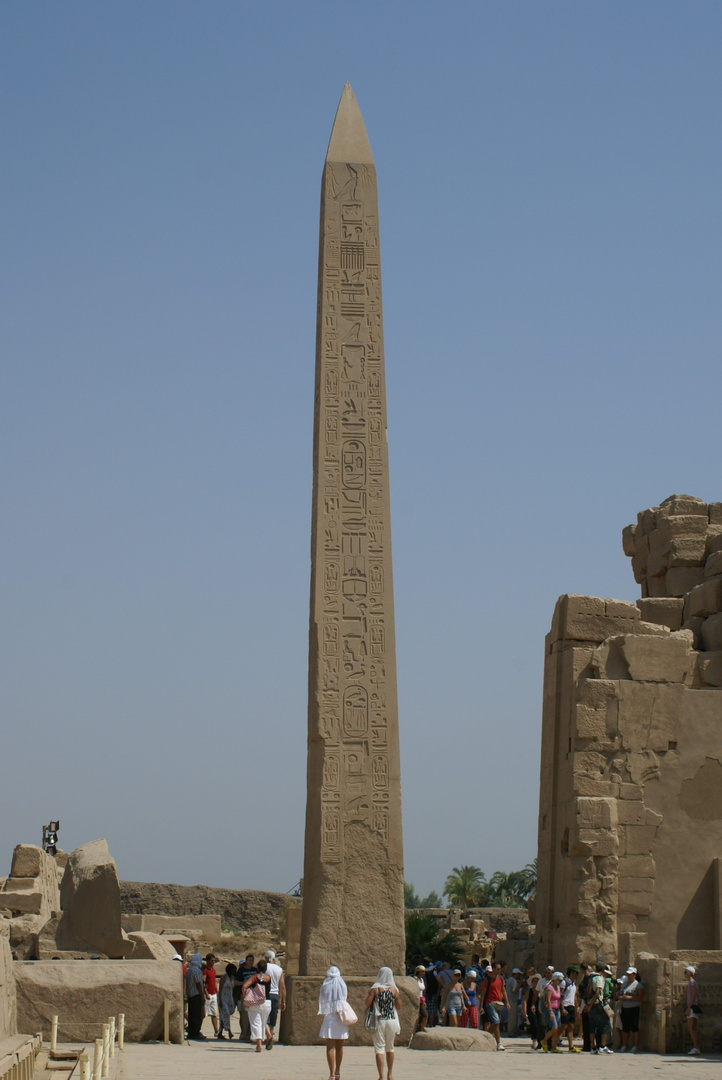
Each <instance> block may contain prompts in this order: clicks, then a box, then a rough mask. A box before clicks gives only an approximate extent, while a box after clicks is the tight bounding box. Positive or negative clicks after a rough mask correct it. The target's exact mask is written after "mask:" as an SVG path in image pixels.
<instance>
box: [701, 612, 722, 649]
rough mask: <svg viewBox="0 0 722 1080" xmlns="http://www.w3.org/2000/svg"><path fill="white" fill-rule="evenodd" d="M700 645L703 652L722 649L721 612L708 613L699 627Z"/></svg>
mask: <svg viewBox="0 0 722 1080" xmlns="http://www.w3.org/2000/svg"><path fill="white" fill-rule="evenodd" d="M700 636H701V638H702V647H703V649H704V651H705V652H719V651H720V650H722V612H718V613H717V614H716V615H710V616H709V618H707V619H705V620H704V622H703V623H702V626H701V627H700Z"/></svg>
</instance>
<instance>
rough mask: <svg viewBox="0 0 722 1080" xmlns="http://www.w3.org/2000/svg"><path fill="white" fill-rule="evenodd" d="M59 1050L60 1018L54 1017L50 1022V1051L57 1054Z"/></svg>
mask: <svg viewBox="0 0 722 1080" xmlns="http://www.w3.org/2000/svg"><path fill="white" fill-rule="evenodd" d="M57 1048H58V1018H57V1016H54V1017H53V1018H52V1020H51V1021H50V1050H51V1053H55V1051H56V1050H57Z"/></svg>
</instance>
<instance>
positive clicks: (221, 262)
mask: <svg viewBox="0 0 722 1080" xmlns="http://www.w3.org/2000/svg"><path fill="white" fill-rule="evenodd" d="M721 32H722V5H720V4H719V3H705V2H696V3H681V2H679V3H668V2H665V0H653V2H636V3H635V2H630V0H624V2H615V0H604V2H598V3H589V2H584V0H575V2H554V0H547V2H544V3H531V2H527V3H520V2H511V3H509V2H493V3H489V2H483V0H477V2H469V3H466V2H448V0H447V2H445V3H443V4H442V3H440V2H439V3H431V2H423V0H416V2H394V0H385V2H383V3H379V2H373V0H370V2H369V0H367V2H366V3H364V4H361V5H354V6H353V7H351V6H349V5H345V4H339V3H326V2H314V0H306V2H304V3H280V2H272V0H271V2H266V3H265V4H250V3H243V2H240V0H238V2H233V3H229V2H224V0H214V2H210V3H201V2H200V0H198V2H195V3H188V2H184V0H173V2H162V0H154V2H152V3H147V2H142V3H139V2H133V0H124V2H123V3H114V4H101V3H91V2H70V3H64V4H58V3H51V2H47V0H46V2H42V0H41V2H35V3H32V4H27V3H5V4H3V5H2V6H0V72H1V74H0V78H1V79H2V83H3V84H4V85H3V97H4V102H5V106H4V109H3V114H2V121H1V122H2V129H1V130H2V144H3V158H4V165H3V178H2V179H3V182H2V189H3V198H2V246H3V259H2V268H1V271H0V272H1V274H2V312H1V317H2V329H1V335H2V336H1V340H2V354H3V360H2V394H1V405H0V407H1V408H2V415H1V416H0V439H1V440H2V447H1V453H2V462H3V470H2V472H3V478H2V507H3V514H2V533H1V537H2V540H1V557H0V581H1V590H2V591H1V596H2V605H1V607H2V616H1V622H2V640H1V641H0V657H1V659H2V671H1V672H0V709H1V715H2V729H3V735H2V744H1V745H2V784H1V785H0V873H3V872H4V873H7V872H8V870H9V861H10V855H11V852H12V848H13V845H14V844H15V843H17V842H19V841H30V842H38V841H39V838H40V828H41V826H42V825H43V824H44V823H45V822H47V821H48V820H49V818H51V817H56V816H57V817H59V818H60V819H61V822H62V828H61V842H62V845H63V846H64V847H66V848H68V849H69V848H72V847H74V846H76V845H77V844H79V843H82V842H84V841H86V840H90V839H94V838H96V837H97V836H101V835H102V836H105V837H107V839H108V842H109V844H110V848H111V851H112V853H113V854H114V856H115V857H116V859H117V861H118V865H119V869H120V873H121V876H122V877H125V878H139V879H145V880H160V881H175V882H180V883H186V884H192V883H195V882H203V883H207V884H211V885H225V886H230V887H250V888H270V889H286V888H289V887H290V886H292V885H293V884H294V882H296V881H297V880H298V878H299V877H300V875H301V873H302V852H303V818H304V800H305V753H306V746H305V731H306V661H307V620H308V588H309V535H310V507H311V436H312V411H313V365H314V335H315V325H314V324H315V303H316V298H315V288H316V260H317V236H318V201H319V190H320V176H321V169H322V165H323V159H324V155H325V150H326V144H327V141H328V137H329V134H330V130H331V124H332V122H333V117H334V113H335V109H336V105H337V102H338V98H339V96H340V93H341V90H342V88H343V84H344V82H345V81H346V80H349V81H350V82H351V83H352V85H353V88H354V91H355V93H356V95H357V97H358V100H359V102H360V105H361V108H362V110H363V113H364V117H365V120H366V126H367V129H368V132H369V136H370V139H371V144H372V146H373V149H374V153H375V157H376V164H377V169H378V176H379V195H380V213H381V243H382V263H383V275H384V307H385V325H386V358H387V379H388V397H389V438H390V454H391V470H392V472H391V482H392V515H393V540H394V563H395V577H396V607H397V652H398V665H399V693H400V701H399V704H400V715H401V741H402V777H403V797H404V835H405V850H406V876H407V878H408V879H410V880H411V881H413V882H414V883H415V885H416V886H417V889H419V890H420V891H422V892H425V891H428V890H429V889H431V888H436V889H440V888H441V886H442V884H443V880H444V877H445V875H446V873H447V872H448V871H449V870H450V868H451V867H452V866H453V865H458V864H459V863H476V864H478V865H480V866H482V867H483V868H484V869H485V870H486V871H487V873H491V872H492V871H493V870H495V869H506V870H510V869H514V868H516V867H519V866H521V865H523V864H524V863H526V862H527V861H528V860H530V859H531V858H533V856H534V855H535V848H536V817H537V800H538V784H539V767H538V751H539V742H540V717H541V674H542V660H543V641H544V634H545V633H546V631H547V630H548V627H549V623H550V619H551V615H552V611H553V607H554V603H555V601H556V599H557V597H558V596H559V594H560V593H563V592H583V593H592V594H596V595H601V596H614V597H620V598H626V599H635V598H636V597H637V595H638V591H637V587H636V586H635V584H634V581H633V578H632V574H631V569H630V567H629V564H628V560H627V559H625V558H624V556H623V554H622V550H621V543H620V531H621V529H622V527H623V526H624V525H625V524H627V523H628V522H629V521H631V520H633V519H634V517H635V515H636V513H637V511H638V510H641V509H643V508H644V507H647V506H650V505H654V504H656V503H658V502H659V501H661V500H662V499H663V498H665V497H666V496H667V495H669V494H671V493H673V492H687V493H689V494H694V495H699V496H701V497H703V498H705V499H707V500H711V499H719V498H721V497H722V477H721V476H720V467H719V464H720V449H719V427H720V341H721V338H722V309H721V307H720V301H719V289H720V270H721V269H722V267H721V265H720V264H721V262H722V244H721V243H720V214H721V212H720V190H722V140H721V139H720V115H721V113H722V109H721V106H722V95H721V93H720V89H721V81H722V62H721V56H720V52H721V48H720V46H721V40H722V39H721Z"/></svg>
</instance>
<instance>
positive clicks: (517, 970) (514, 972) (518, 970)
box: [511, 968, 524, 975]
mask: <svg viewBox="0 0 722 1080" xmlns="http://www.w3.org/2000/svg"><path fill="white" fill-rule="evenodd" d="M511 973H512V975H523V974H524V972H523V971H522V970H521V968H512V969H511Z"/></svg>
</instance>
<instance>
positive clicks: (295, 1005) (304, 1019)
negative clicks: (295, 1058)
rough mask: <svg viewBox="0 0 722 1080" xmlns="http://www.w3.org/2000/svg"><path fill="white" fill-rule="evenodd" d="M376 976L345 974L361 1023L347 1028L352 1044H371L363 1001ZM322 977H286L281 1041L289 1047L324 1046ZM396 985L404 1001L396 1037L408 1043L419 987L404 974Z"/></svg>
mask: <svg viewBox="0 0 722 1080" xmlns="http://www.w3.org/2000/svg"><path fill="white" fill-rule="evenodd" d="M375 978H376V973H375V972H374V974H373V975H367V976H357V975H351V976H349V977H348V978H347V977H346V976H344V982H345V983H346V986H347V987H348V1000H349V1002H350V1004H351V1006H352V1008H353V1009H354V1011H355V1012H356V1014H357V1015H358V1023H356V1024H352V1025H351V1027H350V1028H349V1029H348V1045H349V1046H371V1045H372V1041H373V1040H372V1037H371V1032H370V1031H367V1030H366V1028H365V1027H364V1013H365V1012H366V1008H365V1006H364V1002H365V1001H366V996H367V994H368V992H369V989H370V988H371V984H372V983H373V981H374V979H375ZM322 982H323V978H322V977H321V976H320V975H288V976H287V977H286V1008H285V1011H284V1012H282V1013H281V1034H280V1041H281V1042H282V1043H285V1044H286V1045H288V1046H322V1045H323V1039H320V1038H319V1035H318V1033H319V1031H320V1030H321V1024H322V1022H323V1017H322V1016H319V1015H318V993H319V990H320V989H321V983H322ZM396 985H397V986H398V988H399V992H400V994H401V1000H402V1002H403V1004H402V1006H401V1008H400V1009H399V1021H400V1023H401V1034H400V1035H397V1036H396V1044H397V1046H408V1044H409V1040H410V1039H411V1036H412V1034H413V1031H414V1027H415V1026H416V1020H417V1018H418V1015H419V986H418V983H417V982H416V979H411V978H409V977H407V976H405V975H404V976H401V977H399V978H397V979H396Z"/></svg>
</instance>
